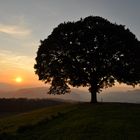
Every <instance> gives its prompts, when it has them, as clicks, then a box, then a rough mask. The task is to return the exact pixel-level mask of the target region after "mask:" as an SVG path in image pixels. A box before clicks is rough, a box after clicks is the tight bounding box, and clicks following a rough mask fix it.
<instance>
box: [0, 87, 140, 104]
mask: <svg viewBox="0 0 140 140" xmlns="http://www.w3.org/2000/svg"><path fill="white" fill-rule="evenodd" d="M47 92H48V88H47V87H35V88H23V89H19V90H12V91H0V98H41V99H42V98H43V99H52V98H54V99H64V100H68V101H70V100H73V101H84V102H89V101H90V93H89V92H88V91H84V90H80V88H77V89H76V88H75V89H72V90H71V93H70V94H65V95H48V94H47ZM98 101H100V102H128V103H140V89H131V90H120V89H118V90H115V91H113V90H111V91H110V90H107V91H106V90H104V91H103V92H102V93H100V94H98Z"/></svg>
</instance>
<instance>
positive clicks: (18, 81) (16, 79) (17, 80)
mask: <svg viewBox="0 0 140 140" xmlns="http://www.w3.org/2000/svg"><path fill="white" fill-rule="evenodd" d="M15 82H16V83H21V82H23V78H22V77H20V76H18V77H16V78H15Z"/></svg>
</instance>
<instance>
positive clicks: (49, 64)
mask: <svg viewBox="0 0 140 140" xmlns="http://www.w3.org/2000/svg"><path fill="white" fill-rule="evenodd" d="M139 53H140V42H139V41H138V40H137V38H136V37H135V35H134V34H133V33H131V32H130V31H129V29H126V28H125V26H123V25H117V24H113V23H110V22H109V21H108V20H106V19H104V18H102V17H96V16H95V17H93V16H89V17H86V18H85V19H81V20H79V21H77V22H67V23H62V24H60V25H58V27H56V28H55V29H54V30H53V32H52V33H51V35H49V36H48V38H47V39H45V40H43V41H41V45H40V46H39V49H38V52H37V57H36V64H35V66H34V68H35V70H36V71H35V73H36V74H37V75H38V76H39V80H42V81H44V82H45V83H51V87H50V91H49V93H50V94H65V93H67V92H70V88H69V85H71V86H73V87H80V86H86V87H89V92H90V93H91V102H92V103H96V102H97V97H96V96H97V93H99V92H100V91H101V90H102V89H103V88H107V87H111V86H113V85H114V83H115V82H116V81H118V82H119V83H125V84H127V85H132V86H135V85H138V84H139V83H140V54H139Z"/></svg>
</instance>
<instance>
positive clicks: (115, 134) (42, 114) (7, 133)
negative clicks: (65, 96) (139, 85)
mask: <svg viewBox="0 0 140 140" xmlns="http://www.w3.org/2000/svg"><path fill="white" fill-rule="evenodd" d="M0 132H1V134H0V139H1V140H139V139H140V104H121V103H98V104H90V103H77V104H76V103H73V104H68V103H67V104H66V103H64V104H61V105H55V106H52V107H51V106H50V107H44V108H41V109H37V110H33V111H30V112H24V113H19V114H16V115H12V116H7V117H2V118H1V119H0Z"/></svg>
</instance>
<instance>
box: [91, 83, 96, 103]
mask: <svg viewBox="0 0 140 140" xmlns="http://www.w3.org/2000/svg"><path fill="white" fill-rule="evenodd" d="M89 91H90V93H91V101H90V103H97V92H98V87H97V84H95V83H94V84H93V83H92V84H91V87H90V88H89Z"/></svg>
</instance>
